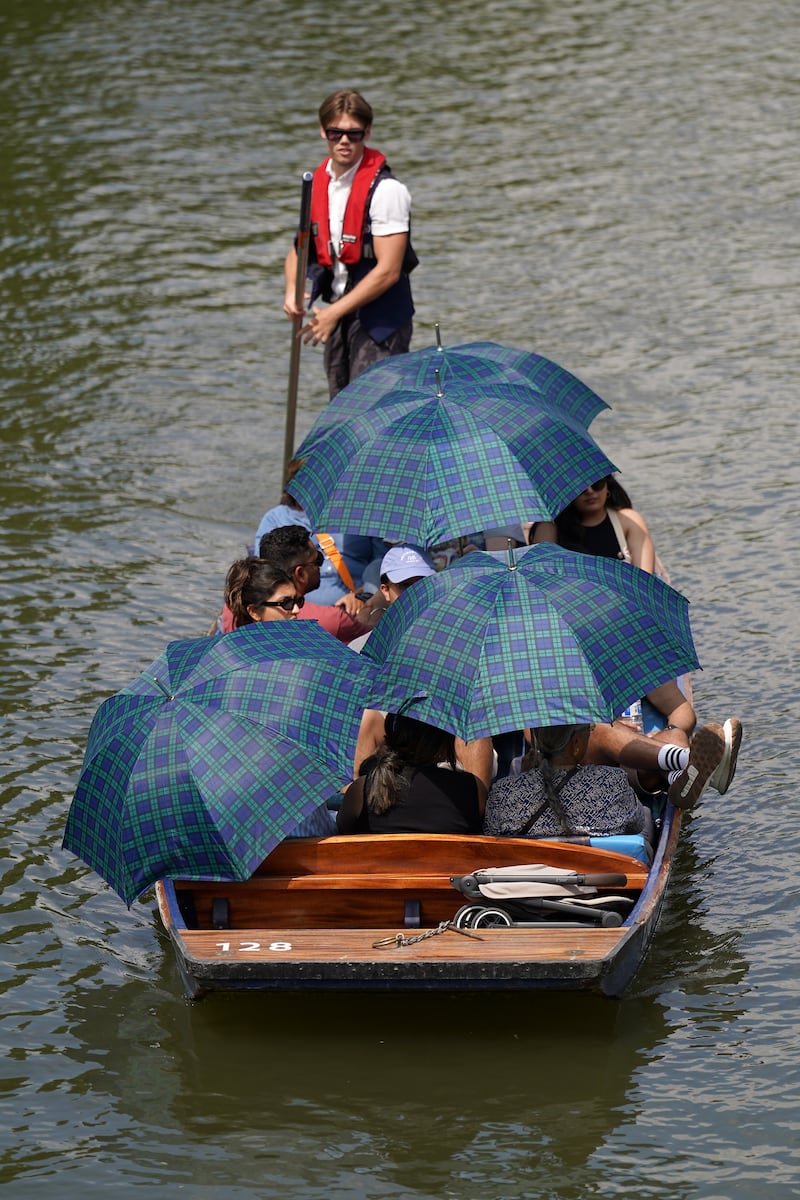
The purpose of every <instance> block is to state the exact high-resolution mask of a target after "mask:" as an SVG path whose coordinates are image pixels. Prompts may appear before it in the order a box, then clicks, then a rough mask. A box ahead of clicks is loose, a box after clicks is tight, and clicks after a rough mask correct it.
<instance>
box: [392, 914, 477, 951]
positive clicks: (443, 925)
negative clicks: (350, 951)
mask: <svg viewBox="0 0 800 1200" xmlns="http://www.w3.org/2000/svg"><path fill="white" fill-rule="evenodd" d="M448 929H452V930H453V933H463V934H464V936H465V937H471V938H475V939H476V940H477V941H479V942H482V941H483V938H482V937H481V935H480V934H479V933H474V932H473V931H472V930H471V929H460V928H459V927H458V925H455V924H454V923H453V922H452V921H440V922H439V924H438V925H437V926H436V928H435V929H426V930H425V932H424V933H415V934H414V935H413V936H412V937H406V935H405V934H404V933H395V934H393V935H392V937H385V938H379V939H378V941H377V942H373V943H372V947H373V949H374V950H377V949H378V947H379V946H397V947H400V946H413V945H414V944H415V943H416V942H424V941H425V940H426V938H432V937H436V935H437V934H439V933H446V932H447V930H448Z"/></svg>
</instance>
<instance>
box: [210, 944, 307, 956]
mask: <svg viewBox="0 0 800 1200" xmlns="http://www.w3.org/2000/svg"><path fill="white" fill-rule="evenodd" d="M216 946H217V949H218V950H221V951H222V953H223V954H230V952H231V943H230V942H217V943H216ZM291 948H292V943H291V942H269V943H268V944H267V945H266V946H262V944H261V942H238V943H237V945H236V950H235V952H236V953H237V954H254V953H256V952H257V951H259V950H291Z"/></svg>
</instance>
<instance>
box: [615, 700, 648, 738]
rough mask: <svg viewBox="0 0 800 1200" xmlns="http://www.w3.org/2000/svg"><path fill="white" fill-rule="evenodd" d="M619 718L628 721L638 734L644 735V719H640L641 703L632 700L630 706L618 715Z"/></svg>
mask: <svg viewBox="0 0 800 1200" xmlns="http://www.w3.org/2000/svg"><path fill="white" fill-rule="evenodd" d="M620 716H621V717H622V718H623V719H624V720H625V721H628V722H629V723H630V724H631V725H635V726H636V728H637V730H638V732H639V733H644V719H643V717H642V702H641V700H634V701H633V703H632V704H629V705H628V707H627V708H626V709H625V710H624V711H623V712H621V713H620Z"/></svg>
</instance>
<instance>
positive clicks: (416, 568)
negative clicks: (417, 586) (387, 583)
mask: <svg viewBox="0 0 800 1200" xmlns="http://www.w3.org/2000/svg"><path fill="white" fill-rule="evenodd" d="M435 574H436V568H435V567H434V565H433V563H432V562H431V560H430V558H429V557H428V555H427V554H426V553H425V551H424V550H423V549H422V548H421V547H420V546H392V548H391V550H389V551H387V553H386V554H384V556H383V559H382V561H381V575H388V577H389V579H390V580H391V582H392V583H405V582H406V580H407V579H420V578H421V577H422V576H423V575H435Z"/></svg>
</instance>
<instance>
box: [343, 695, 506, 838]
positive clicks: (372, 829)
mask: <svg viewBox="0 0 800 1200" xmlns="http://www.w3.org/2000/svg"><path fill="white" fill-rule="evenodd" d="M442 762H444V763H446V764H447V766H439V764H440V763H442ZM455 765H456V754H455V738H454V737H453V735H452V734H451V733H446V732H445V731H444V730H442V729H436V728H435V727H434V726H432V725H426V724H425V723H424V722H423V721H417V720H415V719H414V718H413V717H406V716H396V715H395V714H394V713H390V714H389V715H388V716H387V717H386V725H385V736H384V741H383V742H382V743H381V744H380V745H379V746H378V748H377V750H376V752H375V754H374V755H373V756H372V757H370V758H368V759H366V761H365V762H364V763H363V765H362V768H361V769H362V774H361V775H359V777H358V779H356V780H355V782H354V783H351V784H350V786H349V788H348V789H347V791H346V792H345V794H344V797H343V799H342V806H341V808H340V809H339V812H338V814H337V817H336V829H337V832H338V833H480V831H481V824H482V822H483V812H484V808H485V806H486V785H485V784H484V783H483V782H482V781H481V780H480V779H478V778H477V776H475V775H472V774H471V773H470V772H469V771H456V770H453V769H452V768H454V767H455Z"/></svg>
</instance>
